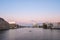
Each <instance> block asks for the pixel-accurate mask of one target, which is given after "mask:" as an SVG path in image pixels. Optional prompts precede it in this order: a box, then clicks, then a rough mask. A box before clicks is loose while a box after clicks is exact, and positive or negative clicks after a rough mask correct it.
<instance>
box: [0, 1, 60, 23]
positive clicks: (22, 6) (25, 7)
mask: <svg viewBox="0 0 60 40" xmlns="http://www.w3.org/2000/svg"><path fill="white" fill-rule="evenodd" d="M0 17H2V18H4V19H5V20H7V21H16V22H26V23H29V22H33V21H35V22H59V21H60V0H0Z"/></svg>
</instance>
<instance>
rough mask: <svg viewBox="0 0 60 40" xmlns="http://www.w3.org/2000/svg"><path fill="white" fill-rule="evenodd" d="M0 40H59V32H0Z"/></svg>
mask: <svg viewBox="0 0 60 40" xmlns="http://www.w3.org/2000/svg"><path fill="white" fill-rule="evenodd" d="M0 40H60V30H50V29H43V28H19V29H10V30H6V31H0Z"/></svg>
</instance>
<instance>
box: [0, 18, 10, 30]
mask: <svg viewBox="0 0 60 40" xmlns="http://www.w3.org/2000/svg"><path fill="white" fill-rule="evenodd" d="M6 29H9V23H8V22H7V21H5V20H4V19H3V18H0V30H6Z"/></svg>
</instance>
